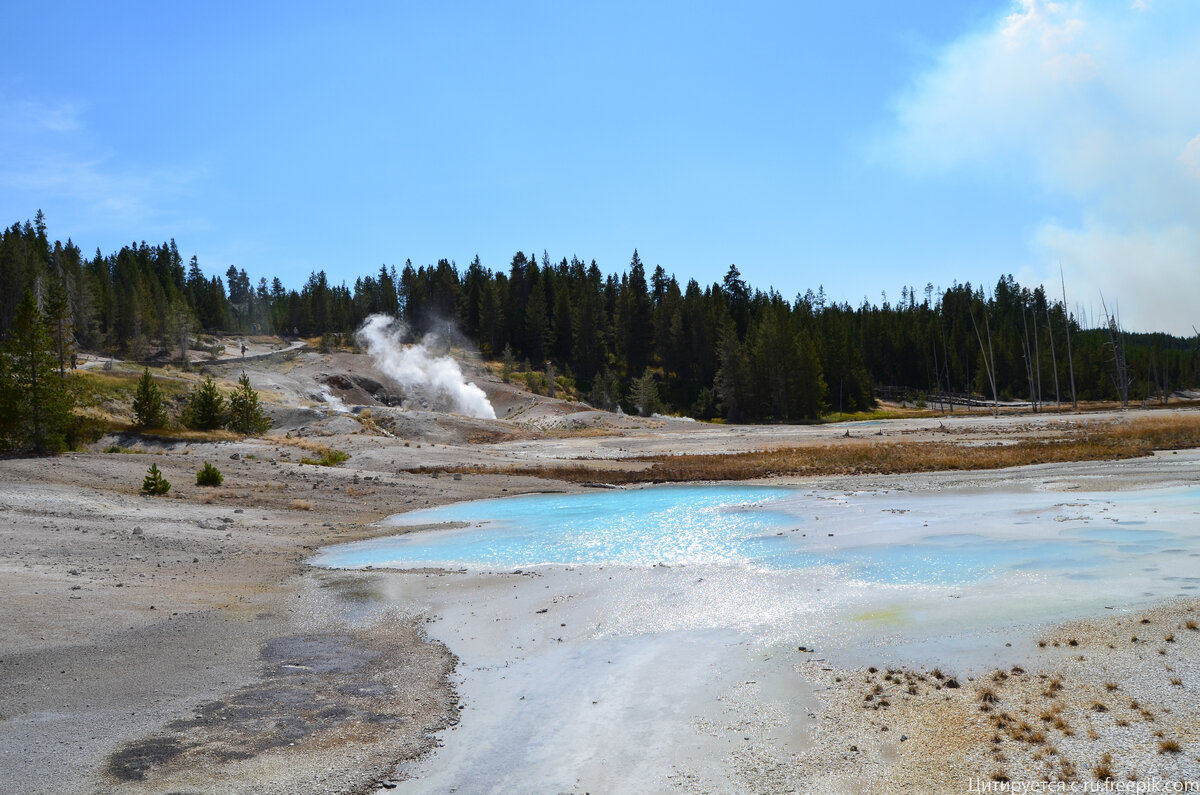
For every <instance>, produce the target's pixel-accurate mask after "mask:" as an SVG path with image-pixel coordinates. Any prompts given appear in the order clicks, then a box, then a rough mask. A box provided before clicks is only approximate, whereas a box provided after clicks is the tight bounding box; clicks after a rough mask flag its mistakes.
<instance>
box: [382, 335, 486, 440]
mask: <svg viewBox="0 0 1200 795" xmlns="http://www.w3.org/2000/svg"><path fill="white" fill-rule="evenodd" d="M406 331H407V329H406V328H405V326H404V325H403V324H402V323H400V322H399V321H397V320H395V319H394V318H391V317H388V316H387V315H371V316H370V317H368V318H367V319H366V321H365V322H364V323H363V325H362V328H360V329H359V330H358V339H359V341H361V342H362V343H363V345H364V346H366V349H367V353H368V354H369V355H370V357H371V360H372V361H373V362H375V366H376V367H378V368H379V370H380V371H381V372H383V373H385V374H386V375H388V376H390V377H391V378H392V379H393V380H394V381H395V382H396V383H398V384H399V385H400V386H402V387H404V388H405V389H408V390H421V389H423V390H425V391H427V392H429V393H431V394H432V396H433V397H435V398H438V399H440V400H444V401H445V402H446V403H447V404H448V405H449V406H450V410H451V411H454V412H457V413H459V414H465V415H467V416H468V417H479V418H480V419H488V420H494V419H495V418H496V412H495V410H494V409H493V408H492V404H491V403H490V402H489V401H488V399H487V395H485V394H484V392H483V390H482V389H480V388H479V387H477V386H476V385H475V384H472V383H468V382H467V380H466V379H465V378H464V377H463V373H462V369H461V368H460V367H459V366H458V362H456V361H454V359H452V358H450V357H449V356H434V355H433V354H431V353H430V351H429V349H428V348H427V347H426V345H425V341H424V340H422V341H421V342H420V343H419V344H417V345H404V343H403V338H404V335H405V332H406Z"/></svg>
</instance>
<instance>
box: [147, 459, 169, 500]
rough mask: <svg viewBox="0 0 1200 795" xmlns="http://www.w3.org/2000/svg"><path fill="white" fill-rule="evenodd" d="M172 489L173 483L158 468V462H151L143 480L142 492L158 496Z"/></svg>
mask: <svg viewBox="0 0 1200 795" xmlns="http://www.w3.org/2000/svg"><path fill="white" fill-rule="evenodd" d="M170 490H171V483H170V481H168V480H167V479H166V478H164V477H163V474H162V472H161V471H159V469H158V464H151V465H150V468H149V469H147V470H146V477H145V479H143V480H142V493H143V494H149V495H151V496H156V495H160V494H166V493H167V492H168V491H170Z"/></svg>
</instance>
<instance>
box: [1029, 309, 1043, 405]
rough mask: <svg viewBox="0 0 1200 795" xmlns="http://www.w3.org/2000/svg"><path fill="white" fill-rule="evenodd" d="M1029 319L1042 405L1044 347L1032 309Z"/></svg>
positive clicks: (1039, 400)
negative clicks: (1031, 321)
mask: <svg viewBox="0 0 1200 795" xmlns="http://www.w3.org/2000/svg"><path fill="white" fill-rule="evenodd" d="M1029 317H1030V319H1032V320H1033V369H1034V372H1035V373H1037V395H1038V405H1039V406H1040V405H1041V404H1042V346H1041V343H1040V342H1039V341H1038V327H1037V312H1036V311H1035V310H1034V309H1033V308H1032V307H1030V309H1029Z"/></svg>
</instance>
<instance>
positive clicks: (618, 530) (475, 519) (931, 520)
mask: <svg viewBox="0 0 1200 795" xmlns="http://www.w3.org/2000/svg"><path fill="white" fill-rule="evenodd" d="M388 521H389V523H390V524H395V525H397V526H411V525H431V524H432V525H438V524H441V525H449V526H450V527H449V529H434V530H423V531H418V532H413V533H409V534H407V535H402V536H396V537H391V538H382V539H374V540H371V541H367V542H361V543H355V544H347V545H342V546H337V547H331V548H328V549H326V550H325V551H323V552H322V554H321V555H320V556H319V557H318V558H317V559H316V560H315V561H314V562H316V563H317V564H318V565H325V566H336V567H344V568H356V567H365V566H372V567H376V568H380V567H394V568H414V567H441V568H449V569H463V568H465V569H467V570H471V571H505V570H512V569H515V568H531V567H539V566H551V565H557V566H627V567H649V566H655V565H659V564H661V565H666V566H672V567H681V566H682V567H717V568H720V569H727V570H728V571H725V572H723V576H726V577H728V576H738V575H739V574H748V573H750V572H754V573H756V574H758V575H761V576H763V579H764V580H765V581H770V580H771V579H772V578H771V577H770V576H769V575H771V574H786V573H790V572H794V573H805V574H807V575H810V576H813V577H819V578H820V579H821V580H822V581H824V582H825V583H826V584H827V586H828V587H829V588H833V589H836V588H842V589H849V590H856V589H861V588H864V587H872V586H874V587H877V588H880V589H884V590H886V591H887V592H888V593H891V594H893V595H895V594H898V593H910V594H919V593H928V592H932V591H940V590H943V589H945V588H954V589H957V590H960V591H961V590H964V589H975V588H981V589H988V588H994V587H996V586H997V585H999V586H1000V587H1007V586H1010V585H1015V584H1017V583H1021V584H1023V586H1024V587H1026V588H1030V587H1034V586H1035V585H1038V584H1040V585H1041V587H1043V588H1046V589H1050V591H1068V592H1070V591H1079V590H1081V589H1082V590H1085V591H1086V592H1087V594H1088V595H1089V597H1092V598H1095V599H1103V598H1114V599H1118V598H1119V599H1127V598H1129V597H1131V596H1146V597H1151V596H1170V595H1187V593H1188V592H1190V591H1196V590H1197V588H1200V576H1197V575H1200V561H1198V560H1197V558H1200V487H1197V486H1175V487H1172V488H1154V489H1139V490H1135V491H1120V492H1117V491H1088V492H1083V491H1074V492H1070V493H1063V492H1052V491H1031V490H1025V489H1022V490H1016V491H1014V490H1010V489H1004V488H986V489H974V490H968V491H963V490H958V491H952V492H941V491H920V492H909V491H903V490H895V489H889V490H883V491H871V492H862V493H856V492H832V491H820V490H810V489H790V488H777V487H743V486H682V487H652V488H645V489H638V490H629V491H603V492H597V493H586V494H569V495H564V494H546V495H526V496H522V497H513V498H507V499H497V500H483V501H478V502H467V503H459V504H456V505H449V506H445V507H440V508H434V509H429V510H421V511H414V512H412V513H407V514H401V515H399V516H396V517H393V518H391V519H390V520H388ZM464 525H465V526H464ZM788 579H790V577H789V578H788ZM1084 584H1086V588H1084V587H1083V586H1084ZM1067 595H1068V596H1069V594H1067ZM825 601H828V600H827V599H826V600H825ZM751 620H753V619H751Z"/></svg>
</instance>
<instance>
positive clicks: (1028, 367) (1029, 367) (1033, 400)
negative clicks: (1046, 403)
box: [1021, 302, 1037, 412]
mask: <svg viewBox="0 0 1200 795" xmlns="http://www.w3.org/2000/svg"><path fill="white" fill-rule="evenodd" d="M1021 326H1022V328H1023V329H1024V331H1025V345H1024V350H1023V351H1022V356H1023V358H1024V359H1025V380H1026V381H1028V382H1029V405H1030V406H1032V407H1033V410H1034V412H1037V395H1035V394H1034V391H1033V357H1031V356H1030V355H1029V320H1028V318H1026V317H1025V304H1024V302H1022V304H1021Z"/></svg>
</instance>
